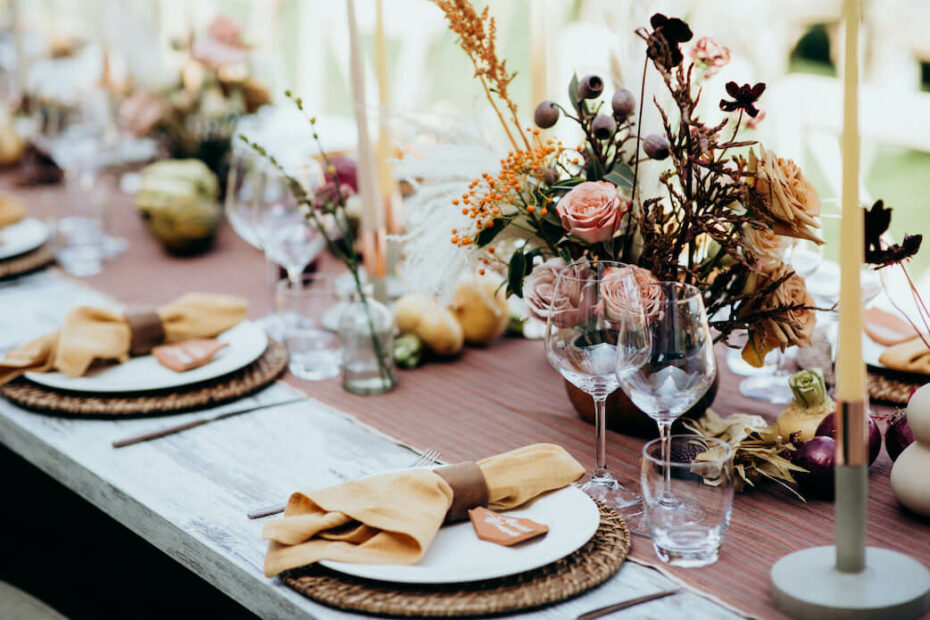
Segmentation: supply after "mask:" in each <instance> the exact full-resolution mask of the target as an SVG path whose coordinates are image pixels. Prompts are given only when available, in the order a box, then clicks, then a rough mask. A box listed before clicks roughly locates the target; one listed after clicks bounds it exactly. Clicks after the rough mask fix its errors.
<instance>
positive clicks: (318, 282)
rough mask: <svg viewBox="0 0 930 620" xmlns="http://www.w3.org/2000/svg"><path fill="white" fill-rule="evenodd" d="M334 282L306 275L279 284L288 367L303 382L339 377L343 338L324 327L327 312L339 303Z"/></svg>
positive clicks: (319, 275) (330, 278) (322, 276)
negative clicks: (340, 338)
mask: <svg viewBox="0 0 930 620" xmlns="http://www.w3.org/2000/svg"><path fill="white" fill-rule="evenodd" d="M333 282H334V277H333V276H332V275H331V274H326V273H312V274H302V275H300V276H299V277H298V278H297V279H296V281H295V280H290V279H286V280H281V281H279V282H278V288H277V296H276V302H277V311H278V315H279V317H280V318H281V324H282V327H283V332H284V343H285V345H286V346H287V354H288V357H289V363H288V368H289V369H290V371H291V372H292V373H293V374H294V375H295V376H297V377H300V378H301V379H306V380H309V381H319V380H321V379H329V378H330V377H335V376H336V375H338V374H339V369H340V365H341V361H342V356H341V354H340V349H339V337H338V335H337V334H336V333H335V332H332V331H330V330H327V329H326V328H325V327H323V324H322V318H323V315H324V313H325V312H326V310H327V309H328V308H329V307H330V306H332V305H333V304H334V303H335V302H336V299H335V292H334V287H333Z"/></svg>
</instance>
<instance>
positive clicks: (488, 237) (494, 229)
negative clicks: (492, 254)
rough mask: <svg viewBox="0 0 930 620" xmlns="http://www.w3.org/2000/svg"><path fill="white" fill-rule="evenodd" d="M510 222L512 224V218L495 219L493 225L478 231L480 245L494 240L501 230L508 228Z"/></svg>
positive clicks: (480, 246)
mask: <svg viewBox="0 0 930 620" xmlns="http://www.w3.org/2000/svg"><path fill="white" fill-rule="evenodd" d="M508 224H510V220H508V219H505V218H499V219H496V220H494V223H493V224H492V225H491V226H488V227H487V228H484V229H482V230H481V232H480V233H478V240H477V241H476V243H477V244H478V247H479V248H483V247H484V246H486V245H487V244H489V243H491V242H492V241H494V237H496V236H497V235H498V233H500V231H502V230H504V229H505V228H507V225H508Z"/></svg>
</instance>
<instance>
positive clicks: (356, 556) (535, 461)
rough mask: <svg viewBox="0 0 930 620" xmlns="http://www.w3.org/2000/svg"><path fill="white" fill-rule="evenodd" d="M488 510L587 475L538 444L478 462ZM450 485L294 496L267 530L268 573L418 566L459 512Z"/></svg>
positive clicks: (431, 479) (409, 477)
mask: <svg viewBox="0 0 930 620" xmlns="http://www.w3.org/2000/svg"><path fill="white" fill-rule="evenodd" d="M477 466H478V468H480V473H481V474H483V476H484V481H485V483H486V485H487V496H486V497H487V506H488V508H490V509H492V510H508V509H510V508H514V507H516V506H519V505H520V504H523V503H526V502H527V501H529V500H531V499H533V498H534V497H536V496H538V495H540V494H542V493H545V492H546V491H552V490H555V489H560V488H562V487H564V486H567V485H568V484H570V483H572V482H574V481H575V480H577V479H578V478H580V477H581V475H582V474H583V473H584V468H582V467H581V465H579V464H578V461H576V460H575V459H574V458H572V456H571V455H570V454H569V453H568V452H566V451H565V449H564V448H562V447H560V446H556V445H553V444H535V445H531V446H526V447H523V448H518V449H516V450H513V451H511V452H505V453H504V454H499V455H496V456H492V457H489V458H486V459H484V460H483V461H478V463H477ZM453 494H454V493H453V490H452V487H451V486H450V484H449V482H447V480H446V479H445V478H443V477H442V476H441V475H440V474H437V473H436V471H435V470H431V469H423V468H420V469H408V470H404V471H399V472H391V473H386V474H381V475H379V476H372V477H370V478H363V479H361V480H353V481H351V482H345V483H343V484H340V485H338V486H334V487H330V488H328V489H321V490H319V491H301V492H297V493H294V494H293V495H291V497H290V499H289V500H288V502H287V508H286V509H285V511H284V518H282V519H276V520H274V521H270V522H268V523H266V524H265V527H264V528H263V530H262V537H263V538H265V539H266V540H269V541H271V542H270V544H269V545H268V553H267V554H266V555H265V575H267V576H269V577H271V576H273V575H277V574H278V573H280V572H281V571H284V570H287V569H290V568H296V567H298V566H304V565H306V564H312V563H313V562H318V561H320V560H335V561H338V562H353V563H359V564H414V563H416V562H417V561H418V560H419V559H420V558H421V557H422V556H423V553H424V552H425V551H426V549H427V548H428V547H429V545H430V543H431V542H432V541H433V537H434V536H436V532H437V531H439V528H440V526H442V524H443V521H444V520H445V519H446V513H447V512H449V510H450V507H452V506H453Z"/></svg>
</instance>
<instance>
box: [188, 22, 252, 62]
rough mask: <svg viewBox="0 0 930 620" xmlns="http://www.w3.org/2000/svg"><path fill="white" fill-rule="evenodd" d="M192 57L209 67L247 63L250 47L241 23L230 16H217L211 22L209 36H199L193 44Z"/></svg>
mask: <svg viewBox="0 0 930 620" xmlns="http://www.w3.org/2000/svg"><path fill="white" fill-rule="evenodd" d="M191 57H192V58H194V60H199V61H200V62H202V63H203V64H205V65H207V66H208V67H213V68H216V69H218V68H220V67H227V66H230V65H241V64H245V63H246V62H247V61H248V59H249V48H248V46H247V45H246V44H245V43H244V42H243V41H242V34H241V31H240V28H239V25H238V24H237V23H236V22H234V21H232V20H231V19H229V18H228V17H217V18H216V19H214V20H213V22H212V23H211V24H210V27H209V29H208V31H207V36H205V37H197V38H195V39H194V41H193V43H192V44H191Z"/></svg>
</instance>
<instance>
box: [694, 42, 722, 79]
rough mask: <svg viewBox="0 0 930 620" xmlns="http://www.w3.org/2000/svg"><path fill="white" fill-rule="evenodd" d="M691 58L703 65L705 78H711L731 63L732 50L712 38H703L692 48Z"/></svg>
mask: <svg viewBox="0 0 930 620" xmlns="http://www.w3.org/2000/svg"><path fill="white" fill-rule="evenodd" d="M691 58H692V60H696V61H698V62H699V63H701V64H703V65H704V66H705V67H706V68H705V69H704V77H705V78H709V77H712V76H714V75H716V73H717V72H718V71H720V69H721V68H723V67H725V66H726V65H727V64H728V63H729V62H730V50H729V48H727V47H726V46H725V45H722V44H721V43H718V42H717V41H716V40H715V39H712V38H710V37H701V38H700V39H698V40H697V42H696V43H695V44H694V45H692V46H691Z"/></svg>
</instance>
